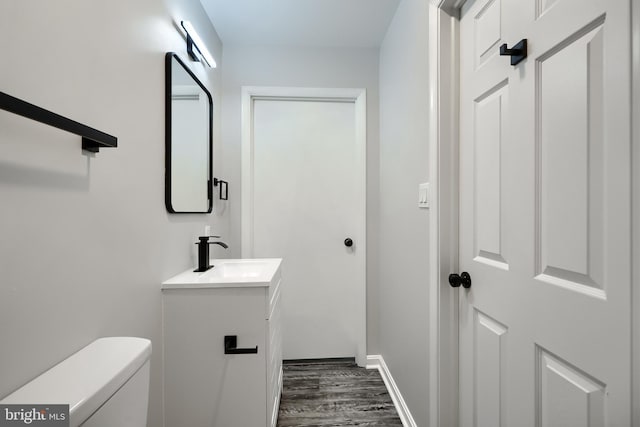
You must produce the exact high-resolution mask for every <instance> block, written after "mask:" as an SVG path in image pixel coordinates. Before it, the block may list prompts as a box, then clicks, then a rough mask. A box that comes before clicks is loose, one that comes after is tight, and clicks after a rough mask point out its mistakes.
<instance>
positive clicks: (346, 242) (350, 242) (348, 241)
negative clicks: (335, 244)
mask: <svg viewBox="0 0 640 427" xmlns="http://www.w3.org/2000/svg"><path fill="white" fill-rule="evenodd" d="M344 245H345V246H346V247H348V248H350V247H351V246H353V240H351V239H350V238H348V237H347V238H346V239H344Z"/></svg>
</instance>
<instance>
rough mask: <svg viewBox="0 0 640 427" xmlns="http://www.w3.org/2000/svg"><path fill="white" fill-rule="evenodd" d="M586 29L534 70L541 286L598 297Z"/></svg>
mask: <svg viewBox="0 0 640 427" xmlns="http://www.w3.org/2000/svg"><path fill="white" fill-rule="evenodd" d="M599 24H600V25H598V26H597V27H596V28H587V29H585V30H583V31H582V32H581V33H578V34H577V35H576V36H574V37H572V39H570V40H567V41H565V42H563V43H562V44H561V45H560V46H559V47H557V48H554V49H553V50H552V51H551V52H549V53H547V54H544V55H542V56H541V57H540V59H539V60H538V62H537V67H536V73H537V82H536V83H537V91H536V93H537V99H536V104H537V112H538V121H537V123H538V129H537V149H538V165H537V174H538V177H537V182H538V195H537V201H538V215H539V216H538V232H539V236H538V248H539V253H538V257H539V266H538V268H539V271H538V273H539V274H540V275H541V276H540V279H541V280H546V281H550V282H552V283H555V284H558V285H564V286H570V287H573V288H575V289H582V288H581V287H580V286H579V285H581V286H586V287H591V288H596V289H598V290H600V292H597V291H594V290H592V289H586V290H585V292H588V293H592V294H594V295H598V296H602V297H604V292H602V289H603V261H604V260H603V249H602V248H603V243H604V241H603V239H604V222H603V221H604V217H603V213H604V209H605V206H604V193H603V188H604V187H603V180H604V168H603V167H604V156H605V155H606V153H605V149H604V140H603V65H604V64H603V58H604V55H603V28H602V22H600V23H599Z"/></svg>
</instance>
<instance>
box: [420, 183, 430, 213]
mask: <svg viewBox="0 0 640 427" xmlns="http://www.w3.org/2000/svg"><path fill="white" fill-rule="evenodd" d="M418 207H419V208H429V183H428V182H425V183H423V184H420V185H418Z"/></svg>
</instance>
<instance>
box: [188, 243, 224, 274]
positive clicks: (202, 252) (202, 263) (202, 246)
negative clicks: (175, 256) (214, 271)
mask: <svg viewBox="0 0 640 427" xmlns="http://www.w3.org/2000/svg"><path fill="white" fill-rule="evenodd" d="M209 237H216V238H218V237H220V236H200V237H198V240H199V242H196V245H198V269H197V270H193V271H195V272H202V271H207V270H208V269H210V268H211V267H213V265H211V264H209V245H220V246H222V247H223V248H225V249H228V248H229V246H227V244H226V243H224V242H210V241H209Z"/></svg>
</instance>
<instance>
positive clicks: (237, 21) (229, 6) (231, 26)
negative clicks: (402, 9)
mask: <svg viewBox="0 0 640 427" xmlns="http://www.w3.org/2000/svg"><path fill="white" fill-rule="evenodd" d="M200 1H201V3H202V5H203V6H204V9H205V11H206V12H207V14H208V15H209V18H210V19H211V22H213V26H214V27H215V28H216V31H217V32H218V35H219V36H220V39H221V40H222V43H223V44H231V45H232V44H242V45H276V46H308V47H351V48H353V47H378V46H380V43H381V42H382V40H383V38H384V35H385V33H386V31H387V27H388V26H389V23H390V22H391V19H392V18H393V15H394V13H395V11H396V8H397V7H398V3H400V0H200Z"/></svg>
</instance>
